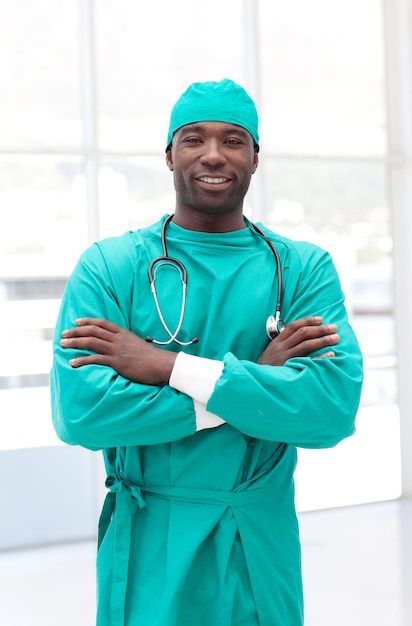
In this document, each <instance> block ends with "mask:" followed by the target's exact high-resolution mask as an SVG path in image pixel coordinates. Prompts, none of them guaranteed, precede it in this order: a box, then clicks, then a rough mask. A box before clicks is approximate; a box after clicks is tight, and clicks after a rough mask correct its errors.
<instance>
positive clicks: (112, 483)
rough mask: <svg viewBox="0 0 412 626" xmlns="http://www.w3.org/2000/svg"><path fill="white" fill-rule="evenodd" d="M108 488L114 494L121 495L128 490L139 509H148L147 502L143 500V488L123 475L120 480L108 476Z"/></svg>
mask: <svg viewBox="0 0 412 626" xmlns="http://www.w3.org/2000/svg"><path fill="white" fill-rule="evenodd" d="M106 487H107V488H108V489H109V490H110V491H111V492H112V493H120V492H121V491H122V490H123V489H127V491H129V492H130V495H131V497H132V498H133V499H134V500H136V502H137V504H138V506H139V509H144V508H145V507H146V502H145V500H144V498H143V494H142V490H141V488H140V487H139V486H138V485H136V484H134V483H132V482H131V481H130V480H127V479H126V478H124V477H123V476H122V475H120V476H119V477H118V478H116V477H115V476H108V477H107V479H106Z"/></svg>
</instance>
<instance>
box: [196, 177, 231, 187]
mask: <svg viewBox="0 0 412 626" xmlns="http://www.w3.org/2000/svg"><path fill="white" fill-rule="evenodd" d="M199 180H201V181H202V182H203V183H210V184H211V185H219V184H221V183H225V182H226V181H227V180H229V179H228V178H222V177H220V178H212V177H210V176H202V177H201V178H200V179H199Z"/></svg>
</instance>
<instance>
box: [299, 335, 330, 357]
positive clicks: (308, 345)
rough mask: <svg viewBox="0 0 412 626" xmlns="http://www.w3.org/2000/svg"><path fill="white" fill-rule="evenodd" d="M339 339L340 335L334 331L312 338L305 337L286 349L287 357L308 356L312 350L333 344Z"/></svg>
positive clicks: (315, 350)
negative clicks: (330, 333)
mask: <svg viewBox="0 0 412 626" xmlns="http://www.w3.org/2000/svg"><path fill="white" fill-rule="evenodd" d="M339 341H340V336H339V335H338V334H336V333H334V334H332V335H323V336H321V337H316V338H312V339H307V340H305V341H302V342H300V343H298V344H296V345H295V346H294V347H293V348H291V349H290V350H289V351H288V358H293V357H295V356H308V355H310V354H312V353H313V352H317V351H318V350H322V349H323V348H325V347H329V346H334V345H336V344H337V343H339Z"/></svg>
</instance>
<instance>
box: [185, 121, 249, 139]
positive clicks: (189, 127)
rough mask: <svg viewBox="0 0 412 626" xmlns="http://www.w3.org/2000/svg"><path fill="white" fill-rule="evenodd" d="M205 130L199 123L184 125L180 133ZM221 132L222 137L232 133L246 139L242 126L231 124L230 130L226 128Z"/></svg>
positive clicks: (245, 132)
mask: <svg viewBox="0 0 412 626" xmlns="http://www.w3.org/2000/svg"><path fill="white" fill-rule="evenodd" d="M210 121H211V122H213V121H214V120H210ZM206 123H207V122H206ZM225 123H226V122H225ZM227 123H230V122H227ZM205 128H206V127H205V126H204V124H202V123H201V122H194V123H193V124H186V125H185V126H183V127H182V128H181V129H180V130H182V132H184V133H186V132H187V133H190V132H195V133H200V132H203V131H204V130H205ZM222 132H223V134H224V135H233V134H234V133H236V134H238V135H240V136H241V137H247V135H248V132H247V130H245V129H244V128H242V126H238V125H237V124H231V128H227V129H225V130H223V131H222Z"/></svg>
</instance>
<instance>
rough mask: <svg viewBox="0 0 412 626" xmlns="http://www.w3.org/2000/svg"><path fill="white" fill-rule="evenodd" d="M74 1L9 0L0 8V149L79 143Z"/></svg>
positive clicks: (66, 146) (62, 147)
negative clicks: (31, 0) (11, 0)
mask: <svg viewBox="0 0 412 626" xmlns="http://www.w3.org/2000/svg"><path fill="white" fill-rule="evenodd" d="M78 18H79V16H78V2H77V1H72V2H59V1H58V0H36V2H30V0H13V2H2V3H1V8H0V20H1V37H0V102H1V105H0V107H1V111H2V114H1V116H0V149H2V150H10V151H12V150H15V151H17V150H23V151H25V150H48V149H52V150H66V149H72V148H79V147H80V143H81V126H80V111H79V107H80V98H79V76H78V74H79V56H78V54H79V50H78V32H77V31H78Z"/></svg>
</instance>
